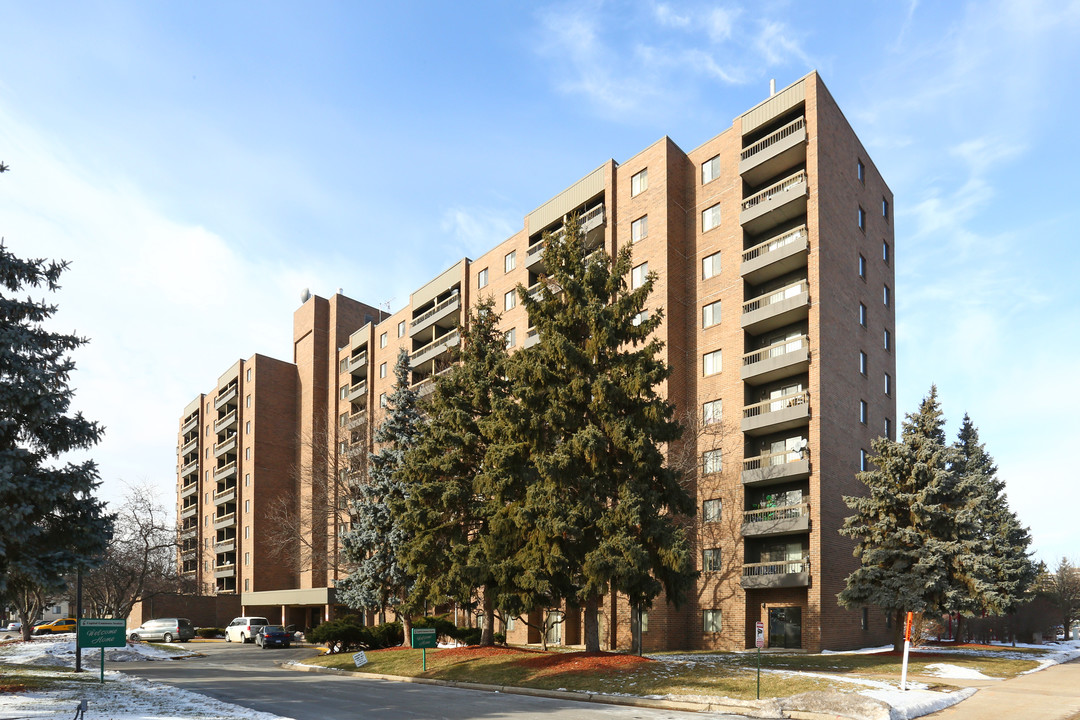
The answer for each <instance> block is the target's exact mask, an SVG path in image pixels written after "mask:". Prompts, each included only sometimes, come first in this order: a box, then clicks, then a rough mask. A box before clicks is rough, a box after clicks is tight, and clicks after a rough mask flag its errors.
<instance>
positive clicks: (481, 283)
mask: <svg viewBox="0 0 1080 720" xmlns="http://www.w3.org/2000/svg"><path fill="white" fill-rule="evenodd" d="M487 284H488V269H487V268H484V269H483V270H481V271H480V272H478V273H476V286H477V287H487Z"/></svg>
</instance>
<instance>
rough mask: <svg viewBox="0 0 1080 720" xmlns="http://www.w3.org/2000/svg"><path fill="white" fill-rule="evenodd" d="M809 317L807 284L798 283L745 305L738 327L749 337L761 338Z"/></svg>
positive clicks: (761, 296) (808, 287)
mask: <svg viewBox="0 0 1080 720" xmlns="http://www.w3.org/2000/svg"><path fill="white" fill-rule="evenodd" d="M809 314H810V284H809V283H807V282H806V281H805V280H800V281H798V282H794V283H791V284H790V285H785V286H784V287H782V288H779V289H778V290H773V291H772V292H769V293H767V294H765V295H760V296H758V297H756V298H753V299H752V300H747V301H746V302H744V303H743V307H742V320H741V324H742V328H743V330H745V331H747V332H748V333H750V334H751V335H761V334H762V333H766V332H769V331H770V330H776V329H777V328H781V327H784V326H785V325H790V324H791V323H793V322H798V321H799V320H805V319H806V317H807V316H808V315H809Z"/></svg>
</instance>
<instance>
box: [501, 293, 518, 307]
mask: <svg viewBox="0 0 1080 720" xmlns="http://www.w3.org/2000/svg"><path fill="white" fill-rule="evenodd" d="M516 305H517V292H516V291H514V290H511V291H510V292H508V293H506V294H505V295H503V310H511V309H513V308H514V307H515V306H516Z"/></svg>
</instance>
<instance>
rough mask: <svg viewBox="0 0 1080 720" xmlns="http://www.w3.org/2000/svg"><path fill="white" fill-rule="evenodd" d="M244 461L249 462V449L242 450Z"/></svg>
mask: <svg viewBox="0 0 1080 720" xmlns="http://www.w3.org/2000/svg"><path fill="white" fill-rule="evenodd" d="M244 459H245V460H250V459H251V448H244Z"/></svg>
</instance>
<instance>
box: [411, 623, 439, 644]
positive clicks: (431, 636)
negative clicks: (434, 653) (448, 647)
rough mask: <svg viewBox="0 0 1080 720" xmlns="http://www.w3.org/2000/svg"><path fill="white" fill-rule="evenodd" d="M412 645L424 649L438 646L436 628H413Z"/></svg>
mask: <svg viewBox="0 0 1080 720" xmlns="http://www.w3.org/2000/svg"><path fill="white" fill-rule="evenodd" d="M412 646H413V647H414V648H424V649H427V648H435V647H438V646H439V645H438V642H437V638H436V637H435V628H413V629H412Z"/></svg>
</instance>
